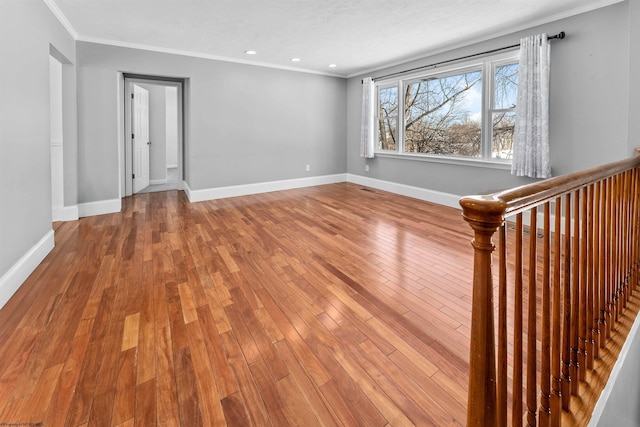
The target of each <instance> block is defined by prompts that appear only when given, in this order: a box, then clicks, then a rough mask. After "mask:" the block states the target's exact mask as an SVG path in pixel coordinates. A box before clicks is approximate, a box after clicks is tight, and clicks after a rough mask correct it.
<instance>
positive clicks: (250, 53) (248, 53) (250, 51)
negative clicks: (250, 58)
mask: <svg viewBox="0 0 640 427" xmlns="http://www.w3.org/2000/svg"><path fill="white" fill-rule="evenodd" d="M244 53H246V54H247V55H255V54H256V53H258V52H256V51H255V50H245V51H244Z"/></svg>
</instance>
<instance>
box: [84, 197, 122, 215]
mask: <svg viewBox="0 0 640 427" xmlns="http://www.w3.org/2000/svg"><path fill="white" fill-rule="evenodd" d="M121 209H122V202H121V200H120V199H112V200H100V201H98V202H89V203H80V204H78V216H79V217H80V218H82V217H85V216H94V215H104V214H110V213H116V212H120V210H121Z"/></svg>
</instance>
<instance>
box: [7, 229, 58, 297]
mask: <svg viewBox="0 0 640 427" xmlns="http://www.w3.org/2000/svg"><path fill="white" fill-rule="evenodd" d="M54 245H55V239H54V232H53V230H50V231H49V232H47V234H45V235H44V237H43V238H42V239H40V241H39V242H38V243H36V244H35V245H34V246H33V247H32V248H31V249H29V251H28V252H27V253H26V254H24V255H23V256H22V258H20V259H19V260H18V262H16V263H15V264H14V265H13V266H12V267H11V268H10V269H9V271H7V272H6V273H5V274H4V275H3V276H2V277H1V278H0V308H2V307H3V306H4V305H5V304H6V303H7V301H9V299H10V298H11V296H12V295H13V294H15V293H16V291H17V290H18V289H19V288H20V286H22V284H23V283H24V281H25V280H27V277H29V275H30V274H31V273H33V270H35V269H36V267H37V266H38V265H39V264H40V263H41V262H42V260H43V259H44V258H45V257H46V256H47V254H48V253H49V252H51V250H52V249H53V247H54Z"/></svg>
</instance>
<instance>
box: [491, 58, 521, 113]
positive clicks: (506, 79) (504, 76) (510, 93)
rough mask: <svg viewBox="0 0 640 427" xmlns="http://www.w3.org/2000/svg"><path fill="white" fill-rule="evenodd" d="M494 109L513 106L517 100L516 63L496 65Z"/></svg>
mask: <svg viewBox="0 0 640 427" xmlns="http://www.w3.org/2000/svg"><path fill="white" fill-rule="evenodd" d="M494 88H495V90H494V97H493V100H494V101H493V103H494V109H496V110H501V109H508V108H515V107H516V102H517V100H518V64H508V65H501V66H499V67H496V74H495V80H494Z"/></svg>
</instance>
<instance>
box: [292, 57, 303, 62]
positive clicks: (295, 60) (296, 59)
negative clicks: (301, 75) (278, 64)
mask: <svg viewBox="0 0 640 427" xmlns="http://www.w3.org/2000/svg"><path fill="white" fill-rule="evenodd" d="M300 61H301V59H300V58H291V62H300Z"/></svg>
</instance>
